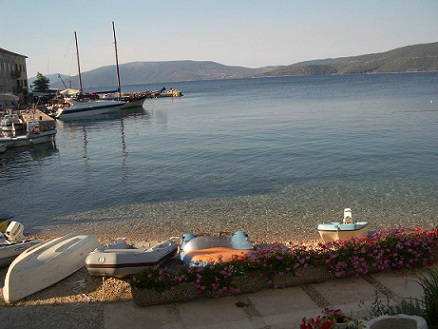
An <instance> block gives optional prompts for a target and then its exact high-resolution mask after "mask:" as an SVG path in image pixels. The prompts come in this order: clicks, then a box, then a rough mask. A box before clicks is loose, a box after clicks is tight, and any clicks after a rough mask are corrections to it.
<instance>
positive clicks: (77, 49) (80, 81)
mask: <svg viewBox="0 0 438 329" xmlns="http://www.w3.org/2000/svg"><path fill="white" fill-rule="evenodd" d="M75 41H76V57H77V58H78V72H79V89H80V91H81V92H82V77H81V64H80V61H79V47H78V37H77V35H76V31H75Z"/></svg>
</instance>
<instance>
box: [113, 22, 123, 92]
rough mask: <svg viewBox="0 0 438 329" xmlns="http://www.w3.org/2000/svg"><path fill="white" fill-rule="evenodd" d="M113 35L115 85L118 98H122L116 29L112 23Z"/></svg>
mask: <svg viewBox="0 0 438 329" xmlns="http://www.w3.org/2000/svg"><path fill="white" fill-rule="evenodd" d="M113 34H114V48H115V50H116V69H117V83H118V87H119V88H118V91H119V97H122V88H121V86H120V85H121V84H120V71H119V56H118V54H117V39H116V29H115V27H114V22H113Z"/></svg>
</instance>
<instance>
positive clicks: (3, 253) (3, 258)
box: [0, 239, 41, 268]
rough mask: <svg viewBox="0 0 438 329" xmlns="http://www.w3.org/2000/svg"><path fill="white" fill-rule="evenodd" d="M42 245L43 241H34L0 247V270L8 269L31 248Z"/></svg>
mask: <svg viewBox="0 0 438 329" xmlns="http://www.w3.org/2000/svg"><path fill="white" fill-rule="evenodd" d="M39 243H41V240H37V239H32V240H25V241H21V242H16V243H11V244H1V245H0V268H1V267H6V266H8V265H9V264H11V263H12V262H13V260H14V259H15V258H17V257H18V255H20V254H21V253H22V252H24V251H25V250H26V249H29V248H30V247H32V246H34V245H36V244H39Z"/></svg>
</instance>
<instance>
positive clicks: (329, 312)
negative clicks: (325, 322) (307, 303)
mask: <svg viewBox="0 0 438 329" xmlns="http://www.w3.org/2000/svg"><path fill="white" fill-rule="evenodd" d="M322 312H323V313H324V316H323V318H326V319H331V320H333V322H335V323H343V322H347V321H348V318H347V316H346V315H345V314H344V312H342V311H341V310H340V309H339V308H337V309H331V308H327V307H326V308H324V310H323V311H322Z"/></svg>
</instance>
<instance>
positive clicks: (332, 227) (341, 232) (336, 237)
mask: <svg viewBox="0 0 438 329" xmlns="http://www.w3.org/2000/svg"><path fill="white" fill-rule="evenodd" d="M318 232H319V235H320V236H321V239H322V240H323V241H324V242H325V243H328V242H335V241H340V240H348V239H352V238H365V237H367V235H368V222H356V223H351V224H343V223H341V222H328V223H323V224H319V225H318Z"/></svg>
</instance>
